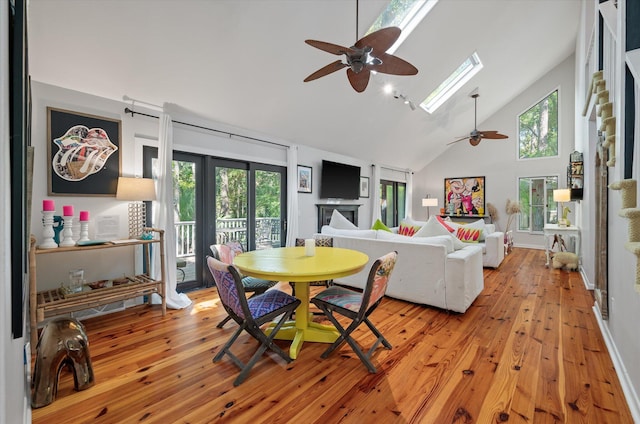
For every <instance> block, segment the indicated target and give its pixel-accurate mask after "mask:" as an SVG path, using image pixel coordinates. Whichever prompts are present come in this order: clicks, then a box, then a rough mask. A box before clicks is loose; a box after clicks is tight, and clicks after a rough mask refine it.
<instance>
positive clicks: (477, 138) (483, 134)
mask: <svg viewBox="0 0 640 424" xmlns="http://www.w3.org/2000/svg"><path fill="white" fill-rule="evenodd" d="M479 96H480V95H479V94H478V93H474V94H472V95H471V97H473V100H474V102H475V106H474V110H475V114H474V120H473V131H471V133H469V135H468V136H464V137H461V138H459V139H457V140H453V141H451V142H449V143H447V145H449V144H453V143H457V142H458V141H462V140H466V139H469V144H471V145H472V146H477V145H478V144H480V142H481V141H482V139H483V138H487V139H492V140H495V139H499V138H509V136H506V135H504V134H500V133H499V132H498V131H480V130H478V122H477V121H478V97H479Z"/></svg>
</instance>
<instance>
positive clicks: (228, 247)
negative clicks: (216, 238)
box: [209, 241, 244, 264]
mask: <svg viewBox="0 0 640 424" xmlns="http://www.w3.org/2000/svg"><path fill="white" fill-rule="evenodd" d="M209 248H210V249H211V253H212V254H213V257H214V258H216V259H218V260H219V261H222V262H224V263H226V264H232V263H233V258H235V257H236V255H239V254H240V253H242V252H244V248H243V247H242V243H240V242H239V241H229V242H227V243H225V244H212V245H211V246H210V247H209Z"/></svg>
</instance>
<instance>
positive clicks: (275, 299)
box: [247, 290, 296, 319]
mask: <svg viewBox="0 0 640 424" xmlns="http://www.w3.org/2000/svg"><path fill="white" fill-rule="evenodd" d="M295 301H296V298H295V297H293V296H291V295H289V294H288V293H285V292H283V291H280V290H268V291H266V292H264V293H263V294H261V295H258V296H253V297H251V298H249V299H248V300H247V304H248V305H249V310H250V311H251V315H252V316H253V318H254V319H258V318H260V317H262V316H264V315H267V314H268V313H269V312H272V311H275V310H276V309H280V308H282V307H283V306H286V305H289V304H290V303H293V302H295Z"/></svg>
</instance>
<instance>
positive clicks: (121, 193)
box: [116, 177, 156, 201]
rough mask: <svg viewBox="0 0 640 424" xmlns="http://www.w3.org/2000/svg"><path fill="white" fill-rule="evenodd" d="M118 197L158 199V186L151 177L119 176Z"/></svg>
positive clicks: (145, 199)
mask: <svg viewBox="0 0 640 424" xmlns="http://www.w3.org/2000/svg"><path fill="white" fill-rule="evenodd" d="M116 199H118V200H138V201H148V200H156V188H155V185H154V183H153V180H152V179H151V178H131V177H119V178H118V190H117V191H116Z"/></svg>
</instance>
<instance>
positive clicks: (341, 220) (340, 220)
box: [329, 209, 358, 230]
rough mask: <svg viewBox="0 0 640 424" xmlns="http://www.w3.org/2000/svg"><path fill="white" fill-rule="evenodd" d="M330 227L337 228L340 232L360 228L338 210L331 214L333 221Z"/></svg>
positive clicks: (330, 222)
mask: <svg viewBox="0 0 640 424" xmlns="http://www.w3.org/2000/svg"><path fill="white" fill-rule="evenodd" d="M329 227H333V228H337V229H339V230H357V229H358V227H357V226H356V225H355V224H354V223H353V222H351V221H349V220H348V219H347V218H345V217H344V215H342V214H341V213H340V212H338V210H337V209H334V210H333V213H332V214H331V221H329Z"/></svg>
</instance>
